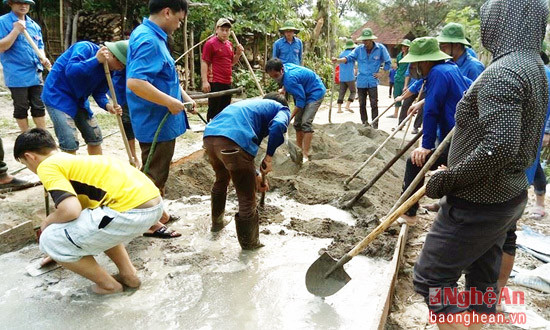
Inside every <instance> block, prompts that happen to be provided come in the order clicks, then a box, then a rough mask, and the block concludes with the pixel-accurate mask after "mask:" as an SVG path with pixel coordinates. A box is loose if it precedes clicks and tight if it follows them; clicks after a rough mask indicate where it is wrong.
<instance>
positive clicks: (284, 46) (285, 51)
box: [272, 21, 304, 65]
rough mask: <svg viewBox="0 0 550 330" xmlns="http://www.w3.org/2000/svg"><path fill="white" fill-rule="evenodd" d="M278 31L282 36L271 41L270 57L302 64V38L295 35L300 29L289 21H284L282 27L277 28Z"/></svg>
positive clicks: (284, 62) (284, 61)
mask: <svg viewBox="0 0 550 330" xmlns="http://www.w3.org/2000/svg"><path fill="white" fill-rule="evenodd" d="M279 32H281V34H282V35H283V36H282V37H281V38H279V39H277V41H275V42H274V43H273V54H272V58H278V59H280V60H281V62H283V64H286V63H293V64H296V65H303V63H304V59H303V51H304V48H303V45H302V40H300V39H298V37H296V34H297V33H298V32H300V29H298V28H297V27H295V26H294V24H292V22H291V21H286V22H285V24H284V25H283V27H281V28H280V29H279Z"/></svg>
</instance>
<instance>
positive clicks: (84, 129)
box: [46, 105, 103, 151]
mask: <svg viewBox="0 0 550 330" xmlns="http://www.w3.org/2000/svg"><path fill="white" fill-rule="evenodd" d="M46 110H48V114H49V115H50V119H51V120H52V122H53V128H54V130H55V135H56V136H57V140H58V141H59V148H61V150H63V151H76V150H78V134H77V131H76V130H77V128H78V130H79V131H80V134H82V137H83V138H84V141H86V144H88V145H91V146H98V145H100V144H101V142H103V137H102V136H101V129H100V128H99V125H98V124H97V121H96V119H95V117H90V116H89V114H88V111H87V110H86V109H78V111H77V112H76V116H75V118H72V117H71V116H69V115H68V114H66V113H64V112H63V111H61V110H58V109H56V108H53V107H50V106H48V105H46Z"/></svg>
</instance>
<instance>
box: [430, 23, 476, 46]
mask: <svg viewBox="0 0 550 330" xmlns="http://www.w3.org/2000/svg"><path fill="white" fill-rule="evenodd" d="M437 41H439V42H440V43H442V44H443V43H451V44H463V45H466V46H470V43H469V42H468V40H466V33H465V31H464V26H463V25H462V24H458V23H449V24H447V25H445V27H443V30H441V33H440V34H439V35H438V36H437Z"/></svg>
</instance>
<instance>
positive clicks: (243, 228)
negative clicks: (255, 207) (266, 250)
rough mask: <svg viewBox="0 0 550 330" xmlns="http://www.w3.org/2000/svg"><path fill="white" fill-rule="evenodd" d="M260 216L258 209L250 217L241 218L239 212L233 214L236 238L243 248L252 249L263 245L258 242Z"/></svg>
mask: <svg viewBox="0 0 550 330" xmlns="http://www.w3.org/2000/svg"><path fill="white" fill-rule="evenodd" d="M259 222H260V217H259V216H258V211H256V214H255V215H254V216H253V217H251V218H248V219H247V218H241V217H240V216H239V213H237V214H235V226H236V228H237V238H238V239H239V244H240V245H241V248H242V249H243V250H254V249H258V248H261V247H262V246H264V245H263V244H262V243H260V224H259Z"/></svg>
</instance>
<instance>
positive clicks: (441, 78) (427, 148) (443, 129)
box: [401, 37, 471, 224]
mask: <svg viewBox="0 0 550 330" xmlns="http://www.w3.org/2000/svg"><path fill="white" fill-rule="evenodd" d="M449 58H450V56H449V55H447V54H446V53H444V52H442V51H441V50H439V44H438V42H437V40H436V39H435V38H431V37H423V38H418V39H415V40H414V41H413V42H412V43H411V47H410V50H409V54H407V56H405V57H403V59H402V60H401V62H403V63H417V68H416V69H417V71H418V72H419V73H420V75H421V76H422V77H424V78H425V90H426V98H425V103H424V113H423V116H424V131H423V137H422V144H421V146H420V147H418V148H416V149H414V150H413V151H412V152H411V155H410V157H409V159H407V165H406V167H405V178H404V179H403V191H405V190H406V189H407V188H408V187H409V185H410V184H411V183H412V181H413V180H414V178H415V177H416V175H417V174H418V173H419V172H420V170H421V169H422V167H423V166H424V164H425V163H426V161H427V160H428V159H429V157H430V156H431V154H432V153H433V151H434V149H435V145H436V141H440V142H441V141H443V139H445V137H446V136H447V134H448V133H449V132H450V131H451V130H452V129H453V127H454V126H455V112H456V105H457V103H458V102H459V101H460V99H461V98H462V95H463V93H464V92H465V91H466V90H468V87H470V84H471V80H469V79H467V78H465V77H464V76H463V75H462V73H461V72H460V70H459V69H458V67H457V66H456V64H454V63H453V62H451V61H447V62H446V60H447V59H449ZM447 150H448V149H447ZM447 154H448V151H447V152H444V153H442V154H441V155H440V156H439V158H438V159H437V161H436V162H435V164H434V165H433V166H432V169H436V168H437V167H438V166H440V165H445V164H447ZM422 184H423V182H420V183H419V184H418V186H417V188H420V187H421V186H422ZM417 210H418V203H416V204H415V205H413V206H412V207H411V208H410V209H409V210H408V211H407V212H405V214H404V215H403V216H402V218H403V219H404V220H406V221H407V222H409V224H414V223H415V222H416V211H417Z"/></svg>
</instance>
